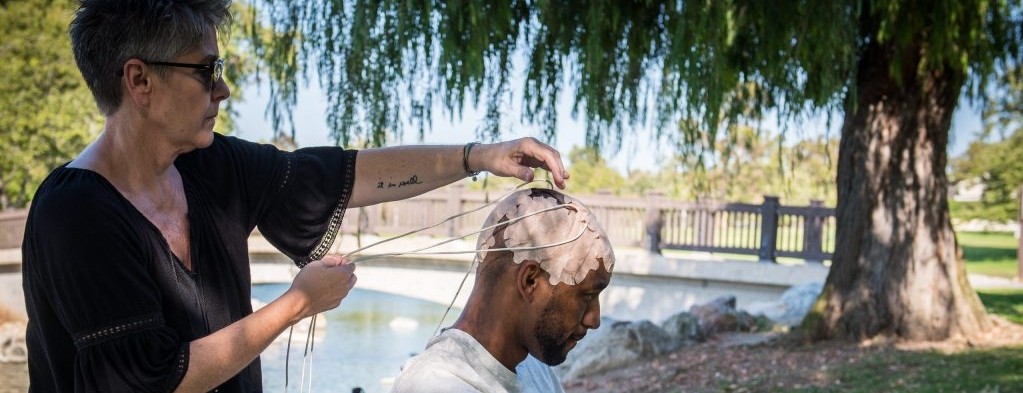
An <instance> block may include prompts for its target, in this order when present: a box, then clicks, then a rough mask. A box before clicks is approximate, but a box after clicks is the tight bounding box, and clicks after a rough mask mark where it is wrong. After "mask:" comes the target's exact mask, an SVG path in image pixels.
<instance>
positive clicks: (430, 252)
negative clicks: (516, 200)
mask: <svg viewBox="0 0 1023 393" xmlns="http://www.w3.org/2000/svg"><path fill="white" fill-rule="evenodd" d="M571 205H572V204H570V203H562V204H559V205H554V206H551V207H547V208H544V209H541V210H537V211H535V212H532V213H529V214H526V215H522V216H519V217H515V218H512V219H509V220H505V221H502V222H499V223H496V224H493V225H489V226H486V227H483V228H481V229H480V230H478V231H473V232H469V233H466V234H464V235H461V236H458V237H452V238H449V239H447V240H443V241H440V242H438V243H434V244H431V245H429V246H426V247H420V248H417V249H415V250H409V251H401V252H391V253H384V254H374V255H367V256H363V257H358V258H355V259H353V260H351V263H356V262H363V261H368V260H371V259H377V258H383V257H393V256H399V255H405V254H422V255H443V254H468V253H470V252H480V251H487V250H459V251H428V252H423V251H424V250H429V249H431V248H434V247H437V246H440V245H442V244H447V243H451V242H453V241H455V240H459V239H463V238H466V237H469V236H472V235H475V234H479V233H483V232H486V231H488V230H490V229H494V228H497V227H500V226H503V225H511V224H514V223H516V222H519V221H522V220H523V219H526V218H529V217H532V216H535V215H538V214H541V213H546V212H549V211H552V210H557V209H561V208H565V207H569V206H571ZM584 229H585V228H584ZM579 236H582V233H581V232H580V234H579ZM576 238H577V239H578V236H577V237H576ZM573 240H575V239H573ZM562 244H564V243H559V244H549V245H543V246H534V247H527V248H524V250H538V249H540V248H547V247H554V246H560V245H562ZM493 251H505V250H503V249H502V250H498V249H493ZM509 251H519V250H509ZM350 255H351V253H349V254H346V255H345V257H346V258H347V257H348V256H350Z"/></svg>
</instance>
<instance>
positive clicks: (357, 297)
mask: <svg viewBox="0 0 1023 393" xmlns="http://www.w3.org/2000/svg"><path fill="white" fill-rule="evenodd" d="M288 285H289V284H266V285H254V286H253V287H252V297H253V298H254V299H256V300H259V301H262V302H264V303H268V302H270V301H272V300H273V299H276V298H277V297H278V296H280V295H281V294H282V293H284V291H285V290H287V289H288ZM445 308H447V307H445V306H441V305H439V304H436V303H431V302H427V301H422V300H417V299H412V298H407V297H404V296H397V295H391V294H386V293H381V292H375V291H367V290H361V289H353V290H352V291H351V293H349V294H348V297H346V298H345V299H344V301H343V302H341V306H340V307H338V308H335V309H333V310H331V311H328V312H326V313H323V314H321V315H320V316H319V319H321V320H323V321H326V324H325V325H320V326H318V327H317V328H316V336H317V337H316V339H315V340H314V341H313V351H312V354H311V355H310V356H309V358H307V359H306V363H307V364H306V374H307V375H308V374H310V370H311V371H312V372H311V375H312V378H311V381H312V389H311V391H312V392H340V393H347V392H351V391H352V389H353V388H356V387H360V388H362V389H363V390H364V391H365V392H366V393H378V392H389V391H390V390H391V381H392V380H393V378H394V377H395V376H397V375H398V373H399V372H400V371H401V364H402V363H403V362H404V361H405V360H406V359H408V358H409V357H410V356H411V355H413V354H415V353H418V352H420V351H422V350H423V348H425V347H426V342H427V341H428V340H429V339H430V337H431V336H432V335H433V332H434V330H435V329H436V328H437V323H438V322H440V319H441V316H442V315H443V314H444V309H445ZM459 312H460V310H458V309H453V310H451V315H448V322H447V323H446V325H450V324H451V323H452V322H453V321H454V319H455V318H456V317H457V316H458V313H459ZM306 331H307V329H304V328H296V329H295V332H294V334H293V336H292V343H291V351H290V352H291V355H290V358H289V361H288V369H289V373H288V380H289V381H288V391H289V392H300V391H310V390H309V389H306V390H302V389H301V388H300V382H301V376H302V365H303V357H302V352H303V351H304V348H305V343H306V334H305V332H306ZM287 334H288V333H287V331H285V333H284V334H283V335H282V338H281V339H280V340H278V341H275V342H274V343H273V344H271V345H270V347H268V348H267V349H266V350H265V351H263V354H262V355H261V359H262V363H263V390H264V391H266V392H268V393H269V392H284V391H285V389H284V378H285V373H284V364H285V355H286V354H287V352H288V351H287ZM310 358H311V359H312V363H311V364H312V367H309V365H308V364H309V362H308V359H310ZM307 378H308V377H307ZM308 381H309V380H308V379H307V383H308ZM307 386H308V385H307ZM26 390H28V366H27V365H26V364H25V363H21V364H2V363H0V393H16V392H25V391H26Z"/></svg>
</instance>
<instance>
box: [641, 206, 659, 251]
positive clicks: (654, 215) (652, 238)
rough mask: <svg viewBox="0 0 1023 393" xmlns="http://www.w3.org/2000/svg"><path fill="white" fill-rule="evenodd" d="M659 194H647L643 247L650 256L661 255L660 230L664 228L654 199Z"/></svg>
mask: <svg viewBox="0 0 1023 393" xmlns="http://www.w3.org/2000/svg"><path fill="white" fill-rule="evenodd" d="M660 195H661V194H660V193H649V194H647V204H646V218H645V219H644V229H645V232H646V236H645V238H644V239H643V241H644V247H643V248H645V249H646V250H647V251H649V252H650V253H651V254H658V255H660V254H661V229H662V228H663V227H664V218H662V217H661V208H660V206H658V204H657V203H656V201H655V199H656V198H657V197H658V196H660Z"/></svg>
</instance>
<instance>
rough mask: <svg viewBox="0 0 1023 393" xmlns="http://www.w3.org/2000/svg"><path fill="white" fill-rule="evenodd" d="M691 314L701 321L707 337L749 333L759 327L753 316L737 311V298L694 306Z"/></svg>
mask: <svg viewBox="0 0 1023 393" xmlns="http://www.w3.org/2000/svg"><path fill="white" fill-rule="evenodd" d="M689 312H691V313H692V314H693V315H695V316H696V317H697V318H698V319H699V320H700V329H701V330H702V331H703V333H704V335H705V336H706V337H712V336H714V335H715V334H717V333H722V332H749V331H752V330H753V329H755V328H756V326H757V321H756V319H755V318H753V316H752V315H749V313H747V312H745V311H739V310H736V309H735V296H722V297H719V298H717V299H714V300H711V301H710V302H709V303H707V304H702V305H696V306H693V307H692V308H690V309H689Z"/></svg>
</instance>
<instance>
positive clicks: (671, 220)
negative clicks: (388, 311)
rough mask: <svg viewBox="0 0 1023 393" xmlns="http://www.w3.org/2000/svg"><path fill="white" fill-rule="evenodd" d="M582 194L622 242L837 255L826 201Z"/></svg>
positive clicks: (391, 207)
mask: <svg viewBox="0 0 1023 393" xmlns="http://www.w3.org/2000/svg"><path fill="white" fill-rule="evenodd" d="M502 195H503V192H483V191H469V190H466V189H465V188H463V187H461V186H460V185H453V186H449V187H445V188H442V189H439V190H435V191H433V192H429V193H427V194H424V195H421V196H418V197H415V198H411V199H407V200H403V201H397V202H389V203H384V204H380V205H376V206H371V207H366V208H356V209H348V211H347V212H346V213H345V219H344V221H343V223H342V233H348V234H355V233H360V234H378V235H387V234H399V233H405V232H408V231H412V230H415V229H419V228H422V227H426V226H429V225H433V224H435V223H437V222H440V221H443V220H444V219H446V218H448V217H450V216H453V215H455V214H458V213H462V212H465V211H468V210H472V209H475V208H478V207H480V206H483V205H485V204H487V203H488V202H491V201H493V200H494V199H496V198H499V197H501V196H502ZM578 198H579V199H580V200H581V201H582V202H583V203H585V204H586V205H587V206H589V208H590V209H591V210H592V211H593V212H594V214H596V215H597V218H598V219H600V221H601V223H602V224H603V226H604V228H605V229H606V230H607V233H608V237H610V238H611V242H612V243H613V244H614V245H616V246H625V247H641V248H644V249H646V250H649V251H653V252H655V253H660V252H661V251H662V250H686V251H702V252H712V253H727V254H741V255H752V256H757V257H758V259H759V260H760V261H765V262H776V261H777V259H778V258H779V257H788V258H798V259H803V260H806V261H808V262H812V263H820V262H823V261H825V260H830V259H831V254H832V252H833V250H834V243H835V211H834V209H832V208H826V207H823V206H822V205H821V204H820V203H813V204H812V205H811V206H783V205H781V203H780V201H779V200H778V198H776V197H771V196H765V197H764V202H763V203H761V204H759V205H755V204H743V203H722V202H687V201H681V200H675V199H668V198H664V197H661V196H659V195H649V196H647V197H645V198H621V197H614V196H608V195H583V196H578ZM488 213H489V209H483V210H480V211H478V212H474V213H471V214H468V215H465V216H462V217H459V218H457V219H454V220H451V221H450V222H448V223H445V224H444V225H442V226H438V227H436V228H432V229H429V230H426V231H424V232H423V234H424V235H432V236H447V237H453V236H460V235H463V234H468V233H472V232H474V231H476V230H478V229H479V226H480V224H481V223H482V222H483V221H484V219H485V218H486V215H487V214H488ZM27 215H28V211H27V210H12V211H6V212H0V250H3V249H16V248H20V247H21V239H22V237H24V228H25V218H26V216H27Z"/></svg>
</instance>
